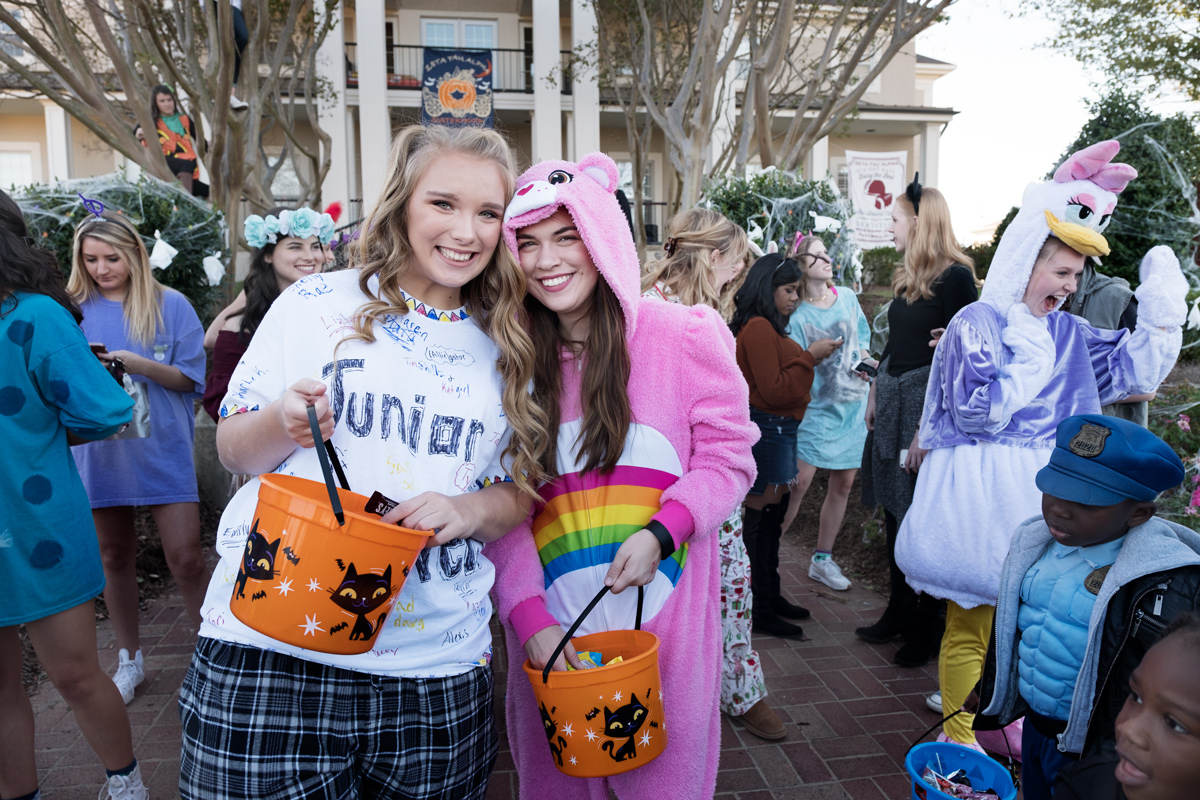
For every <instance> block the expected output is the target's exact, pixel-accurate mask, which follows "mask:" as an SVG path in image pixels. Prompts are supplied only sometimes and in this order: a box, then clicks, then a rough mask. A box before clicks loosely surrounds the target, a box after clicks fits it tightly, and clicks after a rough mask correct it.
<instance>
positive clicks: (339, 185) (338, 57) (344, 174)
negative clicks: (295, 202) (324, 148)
mask: <svg viewBox="0 0 1200 800" xmlns="http://www.w3.org/2000/svg"><path fill="white" fill-rule="evenodd" d="M320 7H321V6H320V4H318V5H317V8H320ZM333 14H334V15H335V17H336V18H335V19H334V24H333V27H332V28H331V29H330V31H329V33H328V34H326V36H325V41H324V42H323V43H322V45H321V49H320V51H318V52H317V65H318V66H317V68H318V69H319V70H320V72H321V74H322V75H323V76H324V77H325V78H327V79H329V82H330V83H332V84H333V93H334V94H333V97H332V98H326V99H322V100H321V101H320V105H319V107H318V112H317V113H318V118H319V119H320V123H321V128H322V129H324V130H325V132H326V133H328V134H329V157H330V158H329V172H327V173H325V181H324V183H322V184H321V204H322V207H324V206H327V205H329V204H330V203H332V202H334V201H336V202H338V203H341V204H342V209H343V211H342V213H343V215H345V214H349V213H350V203H349V200H350V170H351V168H352V167H353V165H352V164H351V163H350V151H349V144H350V133H349V116H350V115H349V114H348V113H347V112H346V46H345V42H346V37H345V35H344V32H343V31H344V29H343V25H344V24H345V23H344V18H343V17H342V14H341V5H340V4H339V5H338V6H336V7H335V8H334V10H333ZM339 222H340V223H342V224H344V223H346V222H350V220H349V219H347V218H346V217H345V216H343V217H342V218H341V219H340V220H339Z"/></svg>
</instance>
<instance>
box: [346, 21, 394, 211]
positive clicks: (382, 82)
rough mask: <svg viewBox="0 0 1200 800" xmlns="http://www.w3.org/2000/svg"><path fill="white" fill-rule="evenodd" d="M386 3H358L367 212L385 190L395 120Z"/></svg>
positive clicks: (360, 112) (361, 136) (361, 133)
mask: <svg viewBox="0 0 1200 800" xmlns="http://www.w3.org/2000/svg"><path fill="white" fill-rule="evenodd" d="M383 11H384V0H358V4H357V6H356V7H355V15H354V21H355V34H354V35H355V37H356V39H357V52H356V56H357V59H358V64H357V66H358V122H359V128H358V133H359V147H360V150H361V152H362V163H363V171H362V172H363V175H362V198H363V210H364V211H368V210H369V209H371V208H374V207H375V203H376V202H378V200H379V195H380V193H381V192H382V191H383V184H384V180H385V179H386V178H387V170H386V169H384V166H385V165H386V164H387V161H388V153H389V151H390V150H391V147H392V120H391V115H390V114H389V113H388V103H387V53H386V47H385V43H384V36H383V33H384V13H383Z"/></svg>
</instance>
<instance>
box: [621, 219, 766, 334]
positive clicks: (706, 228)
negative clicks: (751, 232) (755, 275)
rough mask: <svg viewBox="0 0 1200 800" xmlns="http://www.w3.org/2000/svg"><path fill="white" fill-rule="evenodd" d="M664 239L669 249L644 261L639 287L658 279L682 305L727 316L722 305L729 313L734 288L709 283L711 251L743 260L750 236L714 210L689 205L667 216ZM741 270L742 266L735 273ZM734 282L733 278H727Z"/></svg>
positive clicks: (747, 251)
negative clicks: (672, 215)
mask: <svg viewBox="0 0 1200 800" xmlns="http://www.w3.org/2000/svg"><path fill="white" fill-rule="evenodd" d="M666 242H667V245H668V248H667V249H669V250H670V252H666V254H665V255H664V257H663V258H660V259H658V260H657V261H652V262H650V263H649V264H647V265H646V270H645V274H644V275H643V277H642V291H643V292H646V291H649V290H650V289H651V288H652V287H653V286H654V285H655V284H656V283H662V284H663V286H664V287H665V288H666V289H667V291H668V292H670V293H671V294H674V295H675V296H676V297H677V298H679V302H681V303H683V304H684V305H685V306H696V305H706V306H712V307H713V308H715V309H717V310H718V311H721V312H722V316H725V317H726V319H728V316H726V315H725V313H724V312H725V310H726V309H724V308H723V306H724V305H729V306H730V308H729V309H728V311H729V312H730V314H732V311H733V309H732V298H733V294H734V292H736V288H734V290H733V291H731V292H726V291H723V290H724V288H725V287H720V288H714V287H713V285H712V251H713V250H716V251H718V252H719V253H721V254H722V255H725V256H727V257H730V258H732V259H734V260H735V261H742V262H745V260H746V256H747V255H749V253H750V240H749V239H748V238H747V236H746V232H745V231H744V230H742V229H741V228H740V227H739V226H737V225H735V224H734V223H732V222H730V221H729V220H728V219H726V218H725V216H724V215H723V214H721V213H719V212H717V211H713V210H711V209H707V208H689V209H687V210H686V211H681V212H679V213H678V214H676V215H675V216H674V217H672V218H671V222H670V223H668V225H667V238H666ZM664 252H665V251H664ZM744 274H745V269H743V270H742V271H741V273H740V274H739V276H740V275H744ZM734 282H736V279H735V280H734V281H730V283H734Z"/></svg>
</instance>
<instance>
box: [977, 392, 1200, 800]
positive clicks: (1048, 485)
mask: <svg viewBox="0 0 1200 800" xmlns="http://www.w3.org/2000/svg"><path fill="white" fill-rule="evenodd" d="M1183 477H1184V469H1183V463H1182V462H1181V461H1180V460H1179V456H1177V455H1176V454H1175V452H1174V451H1173V450H1172V449H1171V448H1170V446H1168V445H1167V444H1166V443H1165V442H1164V441H1163V440H1162V439H1160V438H1158V437H1157V436H1155V435H1154V434H1152V433H1150V432H1149V431H1147V430H1145V429H1144V428H1141V427H1140V426H1138V425H1136V424H1134V423H1132V422H1128V421H1126V420H1122V419H1118V418H1115V417H1106V416H1103V415H1100V414H1085V415H1081V416H1074V417H1068V418H1067V419H1065V420H1063V422H1061V423H1060V424H1059V426H1058V430H1057V435H1056V442H1055V447H1054V451H1053V453H1052V454H1051V456H1050V462H1049V464H1048V465H1047V466H1045V467H1044V468H1042V469H1041V470H1040V471H1039V472H1038V473H1037V486H1038V488H1039V489H1041V490H1042V516H1040V517H1033V518H1032V519H1029V520H1026V521H1025V522H1024V523H1022V524H1021V525H1020V527H1019V528H1018V529H1017V532H1016V534H1015V535H1014V536H1013V541H1012V546H1011V548H1010V550H1009V553H1008V557H1007V559H1005V562H1004V567H1003V570H1002V572H1001V578H1000V599H999V604H998V605H997V608H996V617H995V627H994V629H993V636H992V646H991V648H990V649H989V652H988V656H987V662H986V664H985V667H984V672H983V679H982V681H981V684H980V687H981V688H980V691H979V694H980V702H979V707H980V708H981V709H982V711H981V715H980V716H979V717H977V718H976V723H975V725H976V727H977V728H985V727H994V726H996V725H998V724H1004V725H1006V724H1008V723H1010V722H1012V721H1013V720H1015V719H1017V718H1018V717H1020V716H1021V715H1022V714H1024V715H1025V716H1026V721H1025V726H1024V732H1023V734H1022V742H1021V750H1022V754H1023V755H1022V770H1021V772H1022V781H1023V786H1024V796H1025V798H1026V800H1039V798H1049V797H1050V795H1051V786H1053V783H1054V777H1055V775H1056V774H1057V773H1058V771H1059V770H1061V769H1062V768H1063V767H1064V766H1066V765H1067V764H1069V763H1070V762H1072V761H1074V760H1075V759H1077V758H1078V757H1079V755H1080V754H1081V753H1084V752H1088V753H1091V752H1093V751H1095V750H1098V749H1099V747H1100V745H1101V744H1102V743H1103V742H1104V741H1105V740H1108V739H1111V738H1112V736H1113V726H1114V724H1115V721H1116V717H1117V714H1118V713H1120V710H1121V706H1122V705H1123V704H1124V702H1125V696H1126V694H1127V693H1128V683H1129V676H1130V674H1131V673H1132V672H1133V670H1134V669H1135V668H1136V667H1137V665H1138V663H1139V662H1140V661H1141V659H1142V656H1143V655H1145V653H1146V651H1147V650H1148V649H1149V648H1150V646H1151V645H1153V644H1154V643H1155V642H1157V641H1158V640H1159V638H1161V636H1162V635H1163V632H1164V631H1165V630H1166V627H1167V624H1168V623H1170V622H1171V620H1172V619H1174V618H1176V617H1178V616H1179V615H1180V614H1183V613H1185V612H1188V611H1193V610H1196V609H1200V534H1198V533H1196V532H1195V531H1192V530H1189V529H1188V528H1185V527H1183V526H1182V525H1178V524H1176V523H1173V522H1168V521H1166V520H1164V519H1161V518H1159V517H1156V516H1155V512H1156V510H1157V509H1156V506H1155V504H1154V500H1155V498H1156V497H1157V496H1158V493H1159V492H1162V491H1164V490H1166V489H1170V488H1172V487H1174V486H1177V485H1179V483H1180V482H1181V481H1182V480H1183ZM975 699H976V698H974V697H972V698H968V701H967V704H966V705H967V706H968V707H969V706H970V705H972V701H973V700H975ZM968 710H973V709H970V708H968Z"/></svg>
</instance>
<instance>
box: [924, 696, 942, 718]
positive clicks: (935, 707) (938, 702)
mask: <svg viewBox="0 0 1200 800" xmlns="http://www.w3.org/2000/svg"><path fill="white" fill-rule="evenodd" d="M925 707H926V708H928V709H929V710H930V711H936V712H937V713H939V714H941V713H942V693H941V692H934V693H933V694H931V695H929V697H926V698H925Z"/></svg>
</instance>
